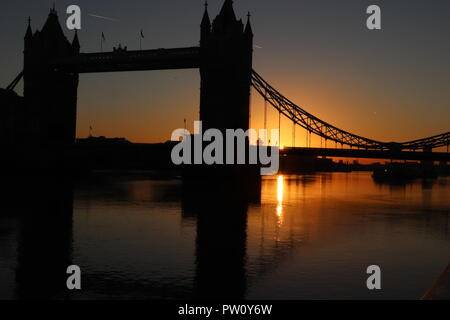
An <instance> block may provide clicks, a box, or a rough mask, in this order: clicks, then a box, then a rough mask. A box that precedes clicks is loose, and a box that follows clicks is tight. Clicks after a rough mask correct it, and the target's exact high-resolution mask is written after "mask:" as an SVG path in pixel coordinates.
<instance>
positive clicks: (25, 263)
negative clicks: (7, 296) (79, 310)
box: [3, 178, 73, 299]
mask: <svg viewBox="0 0 450 320" xmlns="http://www.w3.org/2000/svg"><path fill="white" fill-rule="evenodd" d="M10 186H11V189H10V194H9V196H10V197H12V199H15V200H14V202H13V204H12V206H9V207H8V210H9V212H10V214H13V215H14V216H15V217H16V219H17V224H16V227H17V231H16V235H17V238H16V239H17V245H16V250H17V257H16V263H15V282H16V285H15V288H14V297H15V298H17V299H37V298H39V299H57V298H65V295H64V292H65V290H64V289H65V288H66V283H65V282H66V269H67V267H68V266H69V265H71V264H72V263H71V261H72V213H73V192H72V184H71V182H70V181H68V180H65V179H58V178H47V179H46V180H40V179H37V180H36V181H30V182H28V183H27V184H19V185H18V184H17V183H12V184H11V185H10ZM19 199H20V200H19ZM10 200H11V198H10V199H9V201H10ZM3 203H4V204H5V203H6V201H3Z"/></svg>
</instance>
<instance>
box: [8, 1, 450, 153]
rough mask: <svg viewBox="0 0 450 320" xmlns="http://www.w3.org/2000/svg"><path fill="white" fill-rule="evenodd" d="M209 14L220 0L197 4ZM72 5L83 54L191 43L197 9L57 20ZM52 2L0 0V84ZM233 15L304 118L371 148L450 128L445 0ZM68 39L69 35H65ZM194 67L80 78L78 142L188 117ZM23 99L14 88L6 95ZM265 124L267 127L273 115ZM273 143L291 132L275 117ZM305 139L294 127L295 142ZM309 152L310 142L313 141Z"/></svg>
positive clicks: (94, 9)
mask: <svg viewBox="0 0 450 320" xmlns="http://www.w3.org/2000/svg"><path fill="white" fill-rule="evenodd" d="M208 2H209V14H210V17H211V18H215V16H216V15H217V13H218V11H219V9H220V7H221V6H222V4H223V0H215V1H212V0H210V1H208ZM71 4H77V5H79V6H80V7H81V9H82V14H83V16H82V30H81V31H80V32H79V38H80V43H81V51H82V52H96V51H100V41H101V34H102V32H103V33H104V34H105V37H106V42H105V43H104V51H111V50H112V47H113V46H117V45H118V44H119V43H121V44H122V45H124V46H128V48H129V50H138V49H139V38H140V31H141V30H143V32H144V34H145V39H143V42H142V46H143V49H152V48H172V47H184V46H193V45H198V43H199V39H200V21H201V17H202V15H203V11H204V6H203V1H201V0H196V1H185V0H184V1H182V0H165V1H138V0H131V1H106V0H99V1H87V0H80V1H57V2H56V9H57V11H58V13H59V18H60V22H61V24H62V25H63V26H64V25H65V19H66V17H67V15H66V14H65V10H66V8H67V6H68V5H71ZM371 4H378V5H379V6H380V7H381V9H382V28H383V29H382V30H381V31H369V30H368V29H367V28H366V23H365V22H366V18H367V15H366V13H365V11H366V8H367V7H368V6H369V5H371ZM52 6H53V1H39V2H30V1H25V0H18V1H14V2H13V1H7V3H4V4H2V9H3V10H2V11H1V12H0V41H1V42H2V50H1V51H0V69H1V70H2V72H1V73H0V87H6V86H7V85H8V84H9V83H10V82H11V81H12V80H13V79H14V78H15V76H16V75H17V74H18V73H19V72H20V71H21V69H22V67H23V62H22V59H23V57H22V51H23V37H24V34H25V30H26V26H27V19H28V16H31V19H32V28H33V31H35V30H36V29H40V28H42V26H43V24H44V22H45V20H46V17H47V15H48V12H49V9H50V8H51V7H52ZM234 6H235V10H236V13H237V15H238V17H240V18H242V19H243V20H245V19H246V14H247V11H251V14H252V16H251V20H252V27H253V31H254V33H255V51H254V69H255V70H257V71H258V73H260V74H261V75H262V76H263V77H264V78H265V79H266V80H268V81H269V82H270V83H271V84H272V85H273V86H274V87H275V88H277V89H278V90H279V91H280V92H282V93H283V94H284V95H285V96H287V97H288V98H289V99H291V100H292V101H294V102H295V103H296V104H298V105H300V106H302V107H303V108H304V109H306V110H308V111H309V112H311V113H312V114H314V115H315V116H317V117H319V118H321V119H322V120H325V121H327V122H329V123H331V124H333V125H335V126H337V127H340V128H342V129H345V130H347V131H350V132H352V133H356V134H359V135H362V136H366V137H368V138H373V139H376V140H382V141H406V140H413V139H417V138H422V137H427V136H431V135H435V134H439V133H443V132H446V131H449V130H450V90H449V89H450V59H449V57H450V44H449V39H450V21H449V20H448V17H447V15H448V12H450V3H449V2H448V1H444V0H439V1H438V0H432V1H425V0H409V1H407V0H397V1H395V2H394V1H386V0H376V1H365V0H348V1H345V2H342V1H335V0H302V1H286V0H283V1H277V2H274V1H256V0H235V1H234ZM64 31H65V33H66V36H67V37H68V38H69V40H72V38H73V35H74V32H73V31H69V30H67V29H65V30H64ZM199 87H200V75H199V72H198V70H188V71H151V72H132V73H111V74H90V75H81V76H80V85H79V90H78V130H77V131H78V136H79V137H86V136H88V134H89V127H90V126H92V127H93V134H94V135H97V136H100V135H104V136H108V137H126V138H127V139H129V140H130V141H133V142H163V141H166V140H169V139H170V135H171V133H172V131H173V130H174V129H176V128H181V127H184V119H187V120H188V128H189V129H191V128H192V125H193V121H194V120H197V119H198V118H199ZM16 91H17V92H18V93H19V94H22V87H21V86H19V87H18V88H16ZM263 114H264V109H263V100H262V99H261V98H260V97H258V96H257V93H256V92H255V91H253V92H252V118H251V126H252V127H253V128H255V129H258V128H262V127H263ZM269 115H270V119H269V124H270V127H269V129H270V128H277V127H278V115H277V112H276V111H275V110H271V111H270V112H269ZM282 128H283V129H282V145H285V146H290V145H291V139H292V124H290V123H289V121H288V120H287V119H284V120H283V121H282ZM305 138H306V133H305V131H304V130H303V129H300V128H299V129H297V131H296V141H297V145H298V146H303V145H305ZM313 144H314V145H316V146H317V145H320V139H318V138H316V139H313Z"/></svg>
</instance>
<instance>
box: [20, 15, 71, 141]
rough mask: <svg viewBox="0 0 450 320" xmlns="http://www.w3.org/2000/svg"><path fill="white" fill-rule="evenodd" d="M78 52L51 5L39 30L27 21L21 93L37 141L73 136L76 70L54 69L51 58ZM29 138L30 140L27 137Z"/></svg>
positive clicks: (64, 139) (32, 135)
mask: <svg viewBox="0 0 450 320" xmlns="http://www.w3.org/2000/svg"><path fill="white" fill-rule="evenodd" d="M79 53H80V43H79V41H78V35H77V34H76V33H75V37H74V39H73V43H70V42H69V41H68V40H67V38H66V37H65V36H64V32H63V30H62V28H61V25H60V23H59V21H58V15H57V13H56V10H55V9H54V8H53V9H51V10H50V14H49V16H48V19H47V21H46V23H45V25H44V27H43V28H42V30H41V31H38V30H37V31H36V32H35V33H34V34H33V33H32V30H31V25H30V22H29V23H28V28H27V32H26V35H25V51H24V97H25V102H26V105H27V112H26V116H25V117H26V119H24V121H25V122H26V123H27V124H26V125H27V127H28V128H29V129H28V130H29V136H30V137H32V139H33V140H34V142H35V143H38V144H41V145H55V144H57V145H68V144H72V143H74V142H75V137H76V105H77V89H78V74H76V73H69V72H64V71H60V70H57V69H56V68H55V67H54V62H55V61H58V60H61V59H64V58H68V57H73V56H76V55H78V54H79ZM30 142H31V141H30Z"/></svg>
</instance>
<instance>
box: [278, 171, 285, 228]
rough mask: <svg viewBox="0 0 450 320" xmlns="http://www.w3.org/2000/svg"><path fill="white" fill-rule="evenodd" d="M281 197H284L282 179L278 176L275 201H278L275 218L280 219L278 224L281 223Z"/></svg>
mask: <svg viewBox="0 0 450 320" xmlns="http://www.w3.org/2000/svg"><path fill="white" fill-rule="evenodd" d="M283 195H284V177H283V176H281V175H280V176H278V181H277V200H278V205H277V216H278V218H279V219H280V220H279V223H280V224H282V223H283Z"/></svg>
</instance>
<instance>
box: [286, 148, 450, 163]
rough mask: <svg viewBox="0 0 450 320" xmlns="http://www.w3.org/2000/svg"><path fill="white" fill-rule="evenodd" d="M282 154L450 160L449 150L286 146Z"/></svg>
mask: <svg viewBox="0 0 450 320" xmlns="http://www.w3.org/2000/svg"><path fill="white" fill-rule="evenodd" d="M280 154H281V155H282V156H293V155H299V156H320V157H336V158H359V159H387V160H405V161H406V160H408V161H439V162H450V153H448V152H421V151H417V152H414V151H390V150H387V151H383V150H362V149H359V150H358V149H334V148H285V149H283V150H282V151H281V152H280Z"/></svg>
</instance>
